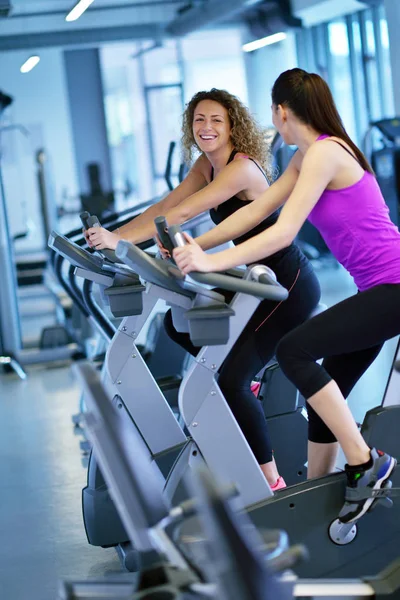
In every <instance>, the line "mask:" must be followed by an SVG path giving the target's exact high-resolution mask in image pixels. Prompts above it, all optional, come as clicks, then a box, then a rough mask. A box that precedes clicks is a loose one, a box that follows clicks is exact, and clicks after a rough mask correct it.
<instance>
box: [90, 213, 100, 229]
mask: <svg viewBox="0 0 400 600" xmlns="http://www.w3.org/2000/svg"><path fill="white" fill-rule="evenodd" d="M86 222H87V224H88V228H89V227H101V223H100V221H99V218H98V217H96V215H90V216H89V217H88V218H87V220H86Z"/></svg>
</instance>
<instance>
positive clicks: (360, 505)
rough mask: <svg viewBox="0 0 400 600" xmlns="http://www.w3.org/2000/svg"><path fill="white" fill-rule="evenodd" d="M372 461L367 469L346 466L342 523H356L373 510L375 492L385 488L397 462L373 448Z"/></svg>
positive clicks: (340, 517) (340, 515)
mask: <svg viewBox="0 0 400 600" xmlns="http://www.w3.org/2000/svg"><path fill="white" fill-rule="evenodd" d="M370 453H371V461H370V463H368V464H367V465H366V467H365V468H363V467H361V468H354V467H351V466H349V465H346V466H345V472H346V475H347V486H346V494H345V503H344V505H343V508H342V510H341V511H340V513H339V521H341V522H342V523H354V521H357V520H358V519H359V518H360V517H362V516H363V515H365V513H366V512H367V511H368V510H369V509H370V508H371V505H372V504H373V502H375V501H376V500H378V496H377V495H374V494H373V490H379V489H381V488H383V487H385V483H386V482H387V481H388V479H389V477H390V475H391V473H392V472H393V470H394V468H395V467H396V464H397V461H396V459H395V458H393V457H392V456H389V454H385V452H382V451H381V450H376V449H375V448H371V451H370Z"/></svg>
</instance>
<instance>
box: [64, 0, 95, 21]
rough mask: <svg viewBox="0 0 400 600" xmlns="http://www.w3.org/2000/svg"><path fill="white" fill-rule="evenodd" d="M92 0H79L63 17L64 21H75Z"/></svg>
mask: <svg viewBox="0 0 400 600" xmlns="http://www.w3.org/2000/svg"><path fill="white" fill-rule="evenodd" d="M92 2H93V0H80V1H79V2H78V3H77V4H75V6H74V8H73V9H72V10H71V11H70V12H69V13H68V14H67V16H66V17H65V20H66V21H76V20H77V19H79V17H80V16H81V15H83V13H84V12H85V10H86V9H87V8H89V6H90V5H91V4H92Z"/></svg>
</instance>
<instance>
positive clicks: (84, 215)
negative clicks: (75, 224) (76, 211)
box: [79, 210, 90, 230]
mask: <svg viewBox="0 0 400 600" xmlns="http://www.w3.org/2000/svg"><path fill="white" fill-rule="evenodd" d="M89 217H90V213H88V211H87V210H85V211H84V212H81V214H80V215H79V218H80V220H81V221H82V226H83V229H85V230H86V229H89V225H88V222H87V221H88V219H89Z"/></svg>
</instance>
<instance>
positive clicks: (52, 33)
mask: <svg viewBox="0 0 400 600" xmlns="http://www.w3.org/2000/svg"><path fill="white" fill-rule="evenodd" d="M11 4H12V10H11V14H10V15H9V17H8V18H6V19H1V20H0V52H1V51H2V50H11V49H16V48H29V47H40V46H42V47H45V46H54V45H79V44H82V43H83V44H86V43H89V44H90V43H96V42H104V41H111V40H113V39H115V40H121V39H141V38H142V39H143V38H146V39H149V38H150V39H151V38H154V39H158V38H160V37H162V35H163V33H162V32H163V29H164V27H165V26H166V25H168V23H169V22H171V21H172V20H173V19H174V18H175V17H176V15H177V11H178V9H179V8H180V7H182V6H184V5H185V4H187V0H94V2H93V4H92V5H91V6H90V7H89V8H88V9H87V10H86V12H85V13H84V14H83V15H82V16H81V17H80V19H78V20H77V21H74V22H66V21H65V16H66V14H67V13H68V12H69V11H70V10H71V8H73V6H74V5H75V4H76V0H11Z"/></svg>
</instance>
